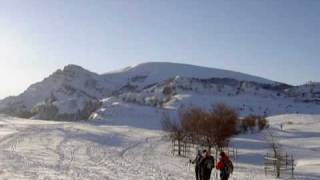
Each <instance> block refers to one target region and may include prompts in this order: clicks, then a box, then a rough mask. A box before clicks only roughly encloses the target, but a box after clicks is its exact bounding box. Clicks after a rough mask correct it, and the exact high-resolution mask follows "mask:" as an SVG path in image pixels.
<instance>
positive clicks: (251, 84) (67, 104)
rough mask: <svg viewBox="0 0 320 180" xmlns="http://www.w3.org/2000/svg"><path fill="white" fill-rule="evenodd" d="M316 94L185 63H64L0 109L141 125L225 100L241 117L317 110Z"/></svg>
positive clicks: (319, 94)
mask: <svg viewBox="0 0 320 180" xmlns="http://www.w3.org/2000/svg"><path fill="white" fill-rule="evenodd" d="M319 98H320V85H319V84H317V83H308V84H306V85H302V86H291V85H287V84H284V83H279V82H275V81H271V80H268V79H264V78H260V77H255V76H252V75H247V74H243V73H238V72H233V71H227V70H220V69H213V68H207V67H199V66H193V65H186V64H176V63H155V62H154V63H143V64H139V65H136V66H133V67H128V68H125V69H123V70H120V71H115V72H110V73H106V74H96V73H93V72H90V71H88V70H85V69H83V68H82V67H79V66H76V65H68V66H66V67H64V68H63V69H62V70H58V71H56V72H54V73H53V74H52V75H51V76H49V77H47V78H46V79H44V80H43V81H41V82H38V83H35V84H33V85H31V86H30V87H29V88H28V89H27V90H26V91H25V92H23V93H22V94H20V95H19V96H15V97H8V98H5V99H3V100H2V101H0V112H2V113H6V114H10V115H15V116H20V117H27V118H35V119H57V120H59V119H64V120H78V119H89V118H90V119H104V120H109V121H110V122H112V123H115V124H128V123H129V124H130V123H133V124H146V123H145V122H144V120H141V117H160V115H161V113H162V112H164V111H173V112H174V111H175V110H176V109H178V108H180V107H185V106H190V105H196V106H201V107H204V108H207V107H210V106H211V105H212V104H215V103H226V104H229V105H231V106H233V107H234V108H236V109H237V110H238V111H239V113H240V114H243V115H244V114H261V115H273V114H282V113H320V104H319ZM127 117H130V121H133V122H128V121H127V120H126V119H128V118H127ZM144 119H145V118H144ZM150 119H153V120H154V122H149V125H150V126H152V127H153V126H158V125H159V121H158V120H157V118H150ZM150 121H151V120H150Z"/></svg>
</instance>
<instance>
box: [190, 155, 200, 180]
mask: <svg viewBox="0 0 320 180" xmlns="http://www.w3.org/2000/svg"><path fill="white" fill-rule="evenodd" d="M201 159H202V156H201V154H200V153H198V154H197V156H196V158H195V159H194V160H193V161H191V163H192V164H195V173H196V180H201V177H200V162H201Z"/></svg>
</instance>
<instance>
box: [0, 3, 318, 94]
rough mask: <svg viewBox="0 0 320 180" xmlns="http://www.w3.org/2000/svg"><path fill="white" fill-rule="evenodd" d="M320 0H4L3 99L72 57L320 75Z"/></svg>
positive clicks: (111, 65)
mask: <svg viewBox="0 0 320 180" xmlns="http://www.w3.org/2000/svg"><path fill="white" fill-rule="evenodd" d="M319 42H320V1H318V0H306V1H302V0H281V1H278V0H274V1H273V0H221V1H214V0H207V1H206V0H201V1H197V0H192V1H191V0H146V1H144V0H27V1H26V0H20V1H17V0H0V83H1V88H0V98H2V97H5V96H7V95H13V94H18V93H20V92H22V91H23V90H24V89H25V88H27V86H28V85H30V84H31V83H33V82H36V81H39V80H42V79H43V78H44V77H45V76H48V75H49V74H50V73H52V72H53V71H55V70H56V69H58V68H61V67H63V66H64V65H66V64H78V65H81V66H83V67H85V68H87V69H89V70H92V71H95V72H99V73H103V72H107V71H109V70H115V69H119V68H123V67H126V66H129V65H134V64H138V63H141V62H148V61H171V62H179V63H188V64H196V65H202V66H209V67H215V68H222V69H229V70H235V71H240V72H244V73H249V74H253V75H258V76H262V77H265V78H269V79H272V80H276V81H281V82H286V83H290V84H302V83H304V82H306V81H309V80H312V81H320V76H319V75H318V74H319V73H318V69H319V67H320V59H319V57H320V43H319Z"/></svg>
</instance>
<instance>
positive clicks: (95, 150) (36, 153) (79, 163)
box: [0, 115, 320, 180]
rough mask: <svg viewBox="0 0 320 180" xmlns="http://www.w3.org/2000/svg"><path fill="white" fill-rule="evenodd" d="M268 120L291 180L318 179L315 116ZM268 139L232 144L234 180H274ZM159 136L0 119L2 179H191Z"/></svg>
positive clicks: (319, 139)
mask: <svg viewBox="0 0 320 180" xmlns="http://www.w3.org/2000/svg"><path fill="white" fill-rule="evenodd" d="M269 120H270V123H271V128H270V130H271V131H272V132H273V133H274V134H276V135H277V136H278V137H279V139H280V142H281V144H282V145H283V148H284V149H286V150H287V151H288V152H289V153H293V155H294V156H295V158H296V159H297V169H296V176H295V179H299V180H300V179H310V180H313V179H320V171H319V170H320V153H319V152H320V132H319V128H320V116H316V115H313V116H311V115H283V116H275V117H271V118H269ZM280 123H287V124H286V125H285V126H284V132H282V131H280V130H279V124H280ZM146 124H147V121H146ZM266 133H267V132H266V131H265V132H262V133H256V134H247V135H240V136H237V137H234V138H233V139H232V144H233V145H234V146H236V147H237V148H238V151H239V160H238V161H237V162H235V172H234V174H233V175H232V176H231V178H230V179H231V180H257V179H259V180H269V179H271V180H272V179H274V178H273V177H272V176H271V175H268V176H265V175H264V170H263V155H264V154H265V153H266V152H267V151H268V144H267V143H266V140H265V137H264V134H266ZM164 135H165V133H164V132H162V131H160V130H150V129H149V130H148V129H142V128H134V127H130V126H120V125H110V124H109V125H107V124H106V122H105V121H91V122H85V121H82V122H57V121H42V120H30V119H20V118H13V117H9V116H6V115H0V179H10V180H11V179H19V180H21V179H46V180H50V179H55V180H56V179H63V180H64V179H77V180H78V179H90V180H94V179H99V180H103V179H106V180H108V179H110V180H119V179H121V180H192V179H194V172H193V166H192V165H190V164H188V158H179V157H176V156H172V155H171V153H170V150H171V148H170V145H171V144H170V142H169V141H168V140H167V139H166V138H165V136H164ZM215 173H216V172H213V177H212V179H214V174H215ZM282 179H290V176H283V177H282Z"/></svg>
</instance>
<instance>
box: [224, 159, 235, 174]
mask: <svg viewBox="0 0 320 180" xmlns="http://www.w3.org/2000/svg"><path fill="white" fill-rule="evenodd" d="M223 163H224V171H225V172H226V174H232V173H233V164H232V162H231V161H230V160H224V161H223Z"/></svg>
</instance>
